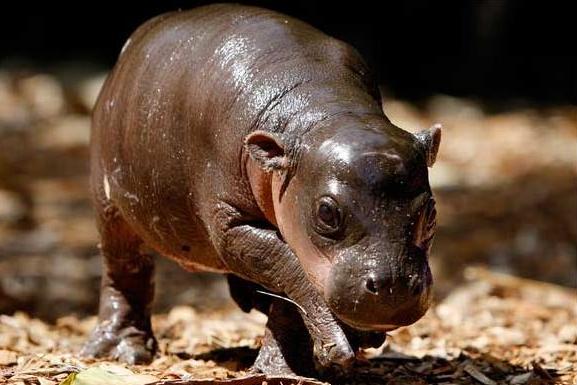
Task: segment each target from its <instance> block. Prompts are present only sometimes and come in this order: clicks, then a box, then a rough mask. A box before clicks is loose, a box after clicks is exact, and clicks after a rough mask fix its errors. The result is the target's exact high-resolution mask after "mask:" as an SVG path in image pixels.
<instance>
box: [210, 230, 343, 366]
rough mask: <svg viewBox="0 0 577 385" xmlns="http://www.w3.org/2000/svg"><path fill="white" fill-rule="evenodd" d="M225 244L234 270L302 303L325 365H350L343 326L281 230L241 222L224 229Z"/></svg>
mask: <svg viewBox="0 0 577 385" xmlns="http://www.w3.org/2000/svg"><path fill="white" fill-rule="evenodd" d="M221 246H222V250H221V255H223V257H224V259H225V261H224V262H225V264H226V265H227V266H228V268H229V269H230V270H231V271H234V272H235V274H238V275H239V276H242V277H243V278H245V279H248V280H250V281H253V282H256V283H258V284H260V285H262V286H264V287H266V288H267V289H269V290H271V291H273V292H276V293H284V294H286V295H287V296H288V298H290V299H291V300H293V301H294V302H296V303H297V304H298V306H297V305H294V306H297V307H298V310H299V312H300V315H301V317H302V320H303V322H304V324H305V326H306V328H307V330H308V332H309V334H310V337H311V339H312V341H313V343H314V354H315V356H316V358H317V360H318V361H319V363H320V364H321V365H323V366H328V365H329V364H331V363H336V364H341V365H346V364H349V363H350V362H351V361H352V360H353V359H354V352H353V350H352V348H351V346H350V345H349V343H348V341H347V337H346V335H345V333H344V332H343V329H342V328H341V326H340V325H339V323H338V322H337V320H336V318H335V317H334V315H333V314H332V313H331V311H330V310H329V308H328V306H327V304H326V303H325V301H324V300H323V298H322V296H321V295H320V293H319V292H318V291H317V290H316V289H315V288H314V287H313V285H312V284H311V282H310V281H309V280H308V278H307V276H306V273H305V272H304V270H303V268H302V266H301V265H300V263H299V260H298V258H297V256H296V255H295V254H294V253H293V252H292V251H291V249H290V248H289V247H288V245H287V244H286V243H285V242H284V241H283V240H282V239H280V238H279V235H278V232H277V231H275V230H272V229H266V228H259V227H256V226H254V225H248V224H244V225H237V226H234V227H231V228H229V229H228V230H227V231H225V232H224V239H223V242H221Z"/></svg>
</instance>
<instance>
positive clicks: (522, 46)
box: [0, 0, 577, 105]
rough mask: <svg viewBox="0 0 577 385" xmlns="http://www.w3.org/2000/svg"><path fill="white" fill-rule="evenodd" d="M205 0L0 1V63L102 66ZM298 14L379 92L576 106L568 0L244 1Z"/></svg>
mask: <svg viewBox="0 0 577 385" xmlns="http://www.w3.org/2000/svg"><path fill="white" fill-rule="evenodd" d="M206 3H210V2H208V1H178V0H164V1H139V2H122V1H115V2H112V1H89V2H85V1H76V2H69V4H67V2H60V3H56V2H53V1H43V2H38V3H36V4H34V3H33V4H30V3H29V2H25V1H23V2H17V3H16V4H15V3H11V5H10V7H8V6H6V5H3V7H4V9H3V10H1V11H0V15H1V16H0V39H1V40H0V42H1V43H0V66H3V67H8V68H10V67H12V68H14V67H30V66H37V67H38V66H39V67H41V68H50V67H51V66H56V65H62V63H66V62H79V61H80V62H85V63H86V65H87V66H93V67H97V68H98V67H102V68H109V67H110V66H111V65H112V64H113V63H114V61H115V59H116V56H117V53H118V52H119V50H120V48H121V47H122V45H123V43H124V41H125V40H126V39H127V38H128V36H129V35H130V33H131V32H132V31H133V30H134V29H135V28H136V27H137V26H138V25H139V24H141V23H142V22H144V21H145V20H147V19H149V18H150V17H152V16H155V15H157V14H159V13H162V12H166V11H170V10H175V9H179V8H182V9H188V8H192V7H195V6H198V5H202V4H206ZM244 3H246V4H254V5H259V6H263V7H267V8H272V9H276V10H279V11H282V12H284V13H287V14H289V15H292V16H295V17H298V18H300V19H303V20H305V21H307V22H309V23H311V24H313V25H314V26H316V27H318V28H320V29H321V30H323V31H325V32H327V33H328V34H331V35H333V36H336V37H338V38H340V39H342V40H345V41H347V42H349V43H351V44H352V45H353V46H355V47H356V48H357V49H358V50H359V51H360V52H361V53H362V55H363V56H364V57H365V58H366V59H367V60H368V61H369V63H370V64H371V65H372V67H373V68H375V70H376V71H375V72H376V73H377V74H378V77H379V81H380V83H382V84H385V85H386V87H387V88H386V92H388V93H390V94H392V95H394V96H396V97H400V98H404V99H412V100H420V99H423V98H426V97H428V96H430V95H433V94H438V93H444V94H451V95H455V96H466V97H473V98H477V99H482V100H484V101H486V102H493V104H494V105H501V104H502V103H503V102H504V101H506V102H507V103H508V104H509V105H511V103H513V104H516V103H517V104H518V103H522V102H527V101H528V102H531V103H533V102H534V103H540V104H543V103H545V104H552V103H577V55H576V45H577V43H576V42H575V39H576V38H577V28H576V27H575V13H574V12H573V9H572V7H571V6H570V4H571V2H570V1H527V0H478V1H475V0H468V1H467V0H461V1H433V0H406V1H370V2H368V1H367V2H361V1H354V2H351V1H346V2H345V1H342V2H341V1H332V2H319V1H312V0H308V1H306V0H297V1H245V2H244Z"/></svg>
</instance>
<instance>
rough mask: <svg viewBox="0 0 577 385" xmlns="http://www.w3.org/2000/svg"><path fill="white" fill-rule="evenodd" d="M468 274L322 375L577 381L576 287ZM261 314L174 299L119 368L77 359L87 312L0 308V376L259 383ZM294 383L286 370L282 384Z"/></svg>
mask: <svg viewBox="0 0 577 385" xmlns="http://www.w3.org/2000/svg"><path fill="white" fill-rule="evenodd" d="M466 275H467V277H466V280H467V282H466V283H465V284H463V285H462V286H461V287H459V288H457V289H455V290H454V291H453V292H452V294H450V295H449V296H448V297H447V298H445V300H443V301H442V302H440V303H438V304H436V305H435V307H434V308H433V309H432V310H431V311H430V312H429V313H428V314H427V316H425V318H424V319H422V320H421V321H419V322H417V323H416V324H415V325H413V326H411V327H407V328H403V329H401V330H398V331H394V332H392V333H390V335H389V337H388V341H387V342H386V343H385V345H384V346H383V347H381V348H379V349H370V350H367V351H364V352H363V357H360V361H359V362H358V363H357V364H356V365H355V366H354V367H353V368H352V369H351V370H350V372H348V373H344V372H341V371H339V370H336V369H335V370H333V371H332V372H331V373H329V374H327V377H326V380H327V381H329V382H330V383H331V384H343V385H344V384H401V383H402V384H427V383H434V384H478V383H482V384H485V385H491V384H500V383H503V384H505V383H506V384H515V385H521V384H554V383H558V384H575V383H576V381H577V324H576V323H575V320H576V319H577V295H576V294H575V293H574V292H572V291H570V290H567V289H565V288H562V287H558V286H555V285H551V284H545V283H540V282H535V281H530V280H524V279H519V278H515V277H511V276H507V275H502V274H495V273H491V272H489V271H487V270H485V269H479V268H477V269H468V270H467V271H466ZM264 322H265V317H264V316H262V315H260V314H258V313H250V314H244V313H242V312H241V311H240V310H238V309H236V308H235V307H234V306H233V305H231V304H229V305H228V306H226V307H224V308H223V309H221V310H220V311H206V312H198V311H196V310H194V309H193V308H191V307H186V306H179V307H176V308H174V309H172V310H171V311H170V312H169V313H168V314H162V315H157V316H155V318H154V329H155V332H156V335H157V336H158V338H159V342H160V347H161V353H160V354H159V355H158V356H157V358H156V359H155V361H154V362H153V363H152V364H151V365H149V366H125V365H121V364H119V363H117V362H106V361H92V360H83V359H79V358H78V356H77V352H78V350H79V348H80V346H81V344H82V342H83V341H84V340H85V338H86V336H87V333H88V332H89V330H90V329H91V327H92V326H93V325H94V323H95V319H94V317H90V318H86V319H81V320H79V319H77V318H75V317H70V316H69V317H64V318H60V319H58V320H57V321H56V323H55V324H54V325H49V324H46V323H44V322H42V321H40V320H37V319H33V318H30V317H29V316H27V315H26V314H24V313H17V314H15V315H14V316H0V348H1V350H0V368H1V369H0V381H2V379H3V380H4V381H6V382H7V383H9V384H41V385H49V384H58V383H60V382H61V381H63V380H64V379H66V378H67V377H68V376H69V374H70V373H76V372H82V371H84V370H85V369H86V368H88V367H94V366H96V367H99V368H104V369H106V370H109V371H112V372H113V373H119V374H125V373H128V374H132V373H134V374H146V375H149V376H151V377H144V381H145V382H139V383H149V382H155V381H160V380H165V381H168V383H170V381H176V380H188V381H189V382H182V381H181V382H174V383H179V384H185V383H189V384H197V383H200V379H205V381H206V379H213V380H215V381H213V382H203V383H219V382H218V381H216V380H226V381H228V382H231V383H238V384H241V385H242V384H254V383H259V384H260V383H264V382H263V381H262V380H263V379H262V378H260V377H257V378H256V379H255V378H254V376H251V375H250V374H247V372H246V370H247V369H248V366H249V365H250V363H251V360H252V359H254V357H255V355H256V349H257V348H258V346H259V341H260V336H261V335H262V333H263V330H264ZM127 369H128V371H126V370H127ZM137 379H139V380H142V378H138V377H137ZM192 379H194V380H192ZM226 381H225V382H224V383H228V382H226ZM255 381H256V382H255ZM293 382H294V383H296V382H298V381H296V380H295V381H293ZM293 382H291V380H290V379H286V378H285V381H284V382H283V383H284V384H289V383H293ZM83 383H84V382H83ZM165 383H166V382H165ZM268 383H269V384H271V383H274V381H273V382H271V380H269V381H268ZM95 384H96V383H95Z"/></svg>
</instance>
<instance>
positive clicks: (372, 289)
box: [365, 277, 379, 295]
mask: <svg viewBox="0 0 577 385" xmlns="http://www.w3.org/2000/svg"><path fill="white" fill-rule="evenodd" d="M365 288H366V289H367V291H368V292H369V293H371V294H374V295H377V294H379V288H378V287H377V284H376V282H375V279H374V278H372V277H369V278H367V281H366V282H365Z"/></svg>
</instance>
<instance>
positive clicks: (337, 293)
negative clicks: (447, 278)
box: [325, 266, 432, 332]
mask: <svg viewBox="0 0 577 385" xmlns="http://www.w3.org/2000/svg"><path fill="white" fill-rule="evenodd" d="M334 268H335V266H333V271H332V273H336V274H332V275H331V278H332V279H329V280H328V281H327V286H326V290H325V300H326V302H327V304H328V305H329V307H330V309H331V311H332V312H333V313H334V314H335V315H336V316H337V317H338V318H339V319H340V320H341V321H342V322H344V323H346V324H347V325H349V326H351V327H353V328H355V329H359V330H373V331H382V332H389V331H392V330H395V329H397V328H399V327H403V326H408V325H411V324H413V323H415V322H416V321H418V320H419V319H420V318H421V317H423V316H424V315H425V313H426V312H427V310H428V309H429V307H430V305H431V301H432V277H431V273H430V269H429V268H428V266H427V267H426V269H423V270H425V271H423V272H421V273H420V274H418V277H419V278H418V284H413V283H414V282H416V280H415V279H411V278H409V277H407V279H406V280H400V279H399V280H397V281H396V283H394V284H389V283H375V282H374V279H373V278H372V275H370V274H369V275H363V277H364V278H361V279H351V278H352V277H354V275H352V274H349V272H348V271H344V272H342V271H341V272H338V271H335V270H336V269H334ZM337 268H338V267H337ZM347 270H348V266H347ZM339 273H346V276H347V278H348V279H346V280H345V279H339V277H343V276H345V274H339ZM415 276H417V274H414V275H413V277H415Z"/></svg>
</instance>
